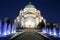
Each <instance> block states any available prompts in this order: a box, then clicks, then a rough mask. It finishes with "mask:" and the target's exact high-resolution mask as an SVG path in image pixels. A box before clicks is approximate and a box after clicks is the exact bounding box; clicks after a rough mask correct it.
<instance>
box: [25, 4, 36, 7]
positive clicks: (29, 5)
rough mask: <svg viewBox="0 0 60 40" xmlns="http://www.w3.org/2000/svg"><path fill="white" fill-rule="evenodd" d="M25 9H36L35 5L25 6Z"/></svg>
mask: <svg viewBox="0 0 60 40" xmlns="http://www.w3.org/2000/svg"><path fill="white" fill-rule="evenodd" d="M25 8H35V6H34V5H31V4H28V5H27V6H25Z"/></svg>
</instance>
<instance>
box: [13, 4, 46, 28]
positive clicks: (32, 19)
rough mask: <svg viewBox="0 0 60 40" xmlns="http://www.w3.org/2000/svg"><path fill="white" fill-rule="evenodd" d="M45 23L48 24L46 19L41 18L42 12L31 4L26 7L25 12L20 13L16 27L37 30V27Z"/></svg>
mask: <svg viewBox="0 0 60 40" xmlns="http://www.w3.org/2000/svg"><path fill="white" fill-rule="evenodd" d="M42 20H43V21H44V23H45V24H46V19H44V18H43V17H42V16H41V12H40V10H38V9H36V8H35V6H34V5H32V4H31V3H29V4H28V5H26V6H25V7H24V9H23V10H20V11H19V15H18V16H17V18H16V19H15V21H14V22H15V24H16V26H18V25H20V27H23V28H24V27H25V28H36V27H37V25H38V24H39V23H40V22H41V21H42Z"/></svg>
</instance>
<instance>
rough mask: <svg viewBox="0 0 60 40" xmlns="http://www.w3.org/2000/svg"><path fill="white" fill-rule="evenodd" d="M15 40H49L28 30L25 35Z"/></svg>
mask: <svg viewBox="0 0 60 40" xmlns="http://www.w3.org/2000/svg"><path fill="white" fill-rule="evenodd" d="M13 40H47V39H46V38H43V37H42V36H40V35H38V34H37V33H35V32H34V30H33V29H26V31H25V33H23V34H22V35H20V36H18V37H16V38H14V39H13Z"/></svg>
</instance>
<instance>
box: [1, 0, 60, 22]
mask: <svg viewBox="0 0 60 40" xmlns="http://www.w3.org/2000/svg"><path fill="white" fill-rule="evenodd" d="M29 2H31V3H32V4H33V5H34V6H35V7H36V8H37V9H38V10H40V11H41V15H42V16H43V17H44V18H45V19H46V20H47V22H54V23H60V1H59V0H0V18H4V17H10V19H11V21H13V20H14V19H15V18H16V17H17V16H18V15H19V11H20V10H21V9H23V8H24V7H25V6H26V5H27V4H29Z"/></svg>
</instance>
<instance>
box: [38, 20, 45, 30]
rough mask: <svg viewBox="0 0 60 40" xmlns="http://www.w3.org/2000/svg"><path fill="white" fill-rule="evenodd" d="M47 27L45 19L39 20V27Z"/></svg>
mask: <svg viewBox="0 0 60 40" xmlns="http://www.w3.org/2000/svg"><path fill="white" fill-rule="evenodd" d="M44 27H45V23H44V21H43V20H42V22H39V24H38V28H41V29H42V28H44Z"/></svg>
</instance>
